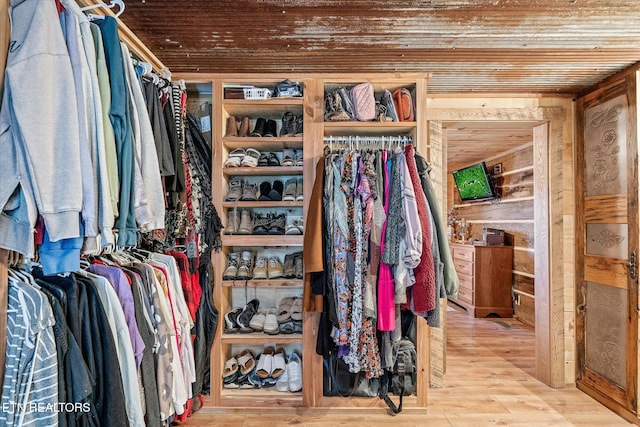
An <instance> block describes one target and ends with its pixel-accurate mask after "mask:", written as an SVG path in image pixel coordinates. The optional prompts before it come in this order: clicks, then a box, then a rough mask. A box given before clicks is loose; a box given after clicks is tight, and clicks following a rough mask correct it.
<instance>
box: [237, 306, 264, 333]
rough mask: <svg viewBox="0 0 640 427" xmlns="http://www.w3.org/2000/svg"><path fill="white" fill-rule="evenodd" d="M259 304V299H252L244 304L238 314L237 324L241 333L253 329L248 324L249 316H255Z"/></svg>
mask: <svg viewBox="0 0 640 427" xmlns="http://www.w3.org/2000/svg"><path fill="white" fill-rule="evenodd" d="M259 305H260V301H258V300H257V299H252V300H251V301H249V302H248V303H247V305H245V306H244V309H243V310H242V313H240V315H239V316H238V326H239V328H240V332H243V333H251V332H253V329H252V328H251V327H250V326H249V323H250V322H251V318H252V317H253V316H255V314H256V312H257V311H258V306H259Z"/></svg>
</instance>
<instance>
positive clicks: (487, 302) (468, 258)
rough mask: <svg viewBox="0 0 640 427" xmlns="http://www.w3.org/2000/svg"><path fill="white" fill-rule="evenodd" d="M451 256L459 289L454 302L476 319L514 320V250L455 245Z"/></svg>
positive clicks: (502, 247) (509, 248)
mask: <svg viewBox="0 0 640 427" xmlns="http://www.w3.org/2000/svg"><path fill="white" fill-rule="evenodd" d="M450 246H451V252H452V255H453V263H454V265H455V268H456V272H457V273H458V278H459V282H460V288H459V290H458V298H457V299H452V301H453V302H455V303H456V304H458V305H460V306H462V307H463V308H465V309H466V310H467V312H468V313H469V314H470V315H472V316H473V317H488V316H491V315H494V316H499V317H513V306H512V298H511V281H512V280H511V274H512V269H513V248H512V247H511V246H484V245H464V244H456V243H453V244H451V245H450Z"/></svg>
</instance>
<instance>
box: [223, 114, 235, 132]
mask: <svg viewBox="0 0 640 427" xmlns="http://www.w3.org/2000/svg"><path fill="white" fill-rule="evenodd" d="M224 136H238V120H237V119H236V116H229V117H228V118H227V132H226V133H225V134H224Z"/></svg>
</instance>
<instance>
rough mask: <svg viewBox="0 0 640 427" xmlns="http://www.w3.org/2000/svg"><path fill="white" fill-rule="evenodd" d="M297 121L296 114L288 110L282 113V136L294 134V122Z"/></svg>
mask: <svg viewBox="0 0 640 427" xmlns="http://www.w3.org/2000/svg"><path fill="white" fill-rule="evenodd" d="M295 121H296V116H295V115H294V114H293V113H292V112H290V111H287V112H286V113H284V114H283V115H282V127H281V128H280V136H293V134H294V131H295V129H294V124H295Z"/></svg>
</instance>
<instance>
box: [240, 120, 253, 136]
mask: <svg viewBox="0 0 640 427" xmlns="http://www.w3.org/2000/svg"><path fill="white" fill-rule="evenodd" d="M249 120H250V119H249V117H247V116H244V117H243V118H242V120H240V130H239V131H238V136H239V137H241V138H246V137H248V136H249V130H250V129H249V128H250V127H251V126H250V124H249Z"/></svg>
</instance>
